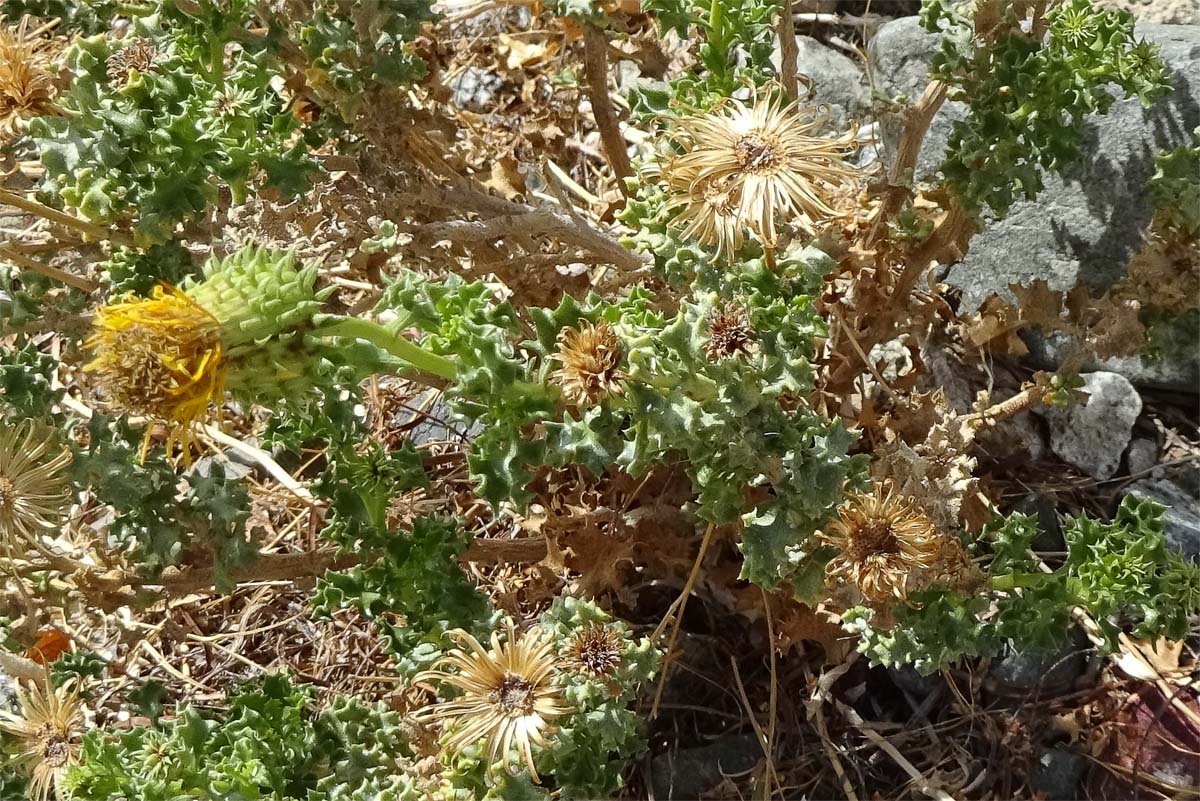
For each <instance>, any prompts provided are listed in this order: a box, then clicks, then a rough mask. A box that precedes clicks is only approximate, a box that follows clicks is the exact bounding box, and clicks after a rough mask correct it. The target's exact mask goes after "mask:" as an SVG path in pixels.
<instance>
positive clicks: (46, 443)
mask: <svg viewBox="0 0 1200 801" xmlns="http://www.w3.org/2000/svg"><path fill="white" fill-rule="evenodd" d="M2 424H3V427H4V430H3V431H0V542H2V543H3V547H4V549H5V551H6V552H8V553H13V552H16V551H24V546H25V545H26V544H28V543H30V542H32V541H33V540H34V538H35V537H36V536H37V532H38V531H39V530H43V529H52V528H54V526H55V525H56V524H57V522H58V518H59V516H60V515H61V514H62V511H63V508H64V507H66V505H67V503H68V501H69V500H70V497H71V491H70V487H69V486H68V484H67V481H66V477H65V476H64V475H63V472H62V471H63V468H65V467H66V466H67V465H68V464H70V463H71V452H70V451H69V450H67V449H65V448H64V449H63V450H62V451H60V452H59V453H58V454H56V455H55V456H53V457H51V458H48V459H43V458H42V457H43V456H45V454H46V453H47V452H48V451H49V450H50V448H51V446H52V445H53V443H54V439H55V438H54V432H53V431H50V430H48V429H46V430H42V431H39V430H38V427H37V426H36V425H35V424H34V423H33V422H32V421H28V420H27V421H25V422H23V423H21V424H18V425H11V424H9V423H7V422H3V423H2Z"/></svg>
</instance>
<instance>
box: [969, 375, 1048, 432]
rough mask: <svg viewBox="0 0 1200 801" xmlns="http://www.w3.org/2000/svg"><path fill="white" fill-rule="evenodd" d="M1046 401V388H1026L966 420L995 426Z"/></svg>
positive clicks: (1035, 385)
mask: <svg viewBox="0 0 1200 801" xmlns="http://www.w3.org/2000/svg"><path fill="white" fill-rule="evenodd" d="M1045 401H1046V390H1045V388H1044V387H1041V386H1038V385H1037V384H1034V385H1033V386H1030V387H1026V388H1025V389H1023V390H1021V391H1020V392H1018V393H1017V394H1016V395H1013V396H1012V397H1011V398H1008V399H1007V400H1002V401H1000V402H999V403H996V404H993V405H992V406H989V407H988V408H986V409H984V410H983V411H982V412H977V413H975V414H972V415H967V417H966V418H965V419H966V420H971V421H979V422H981V423H982V424H984V425H988V426H993V425H996V424H997V423H999V422H1000V421H1002V420H1007V419H1008V418H1010V417H1016V416H1017V415H1018V414H1020V413H1021V412H1027V411H1029V410H1030V409H1032V408H1033V407H1035V406H1040V405H1041V404H1042V403H1045Z"/></svg>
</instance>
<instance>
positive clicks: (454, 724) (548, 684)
mask: <svg viewBox="0 0 1200 801" xmlns="http://www.w3.org/2000/svg"><path fill="white" fill-rule="evenodd" d="M506 629H507V632H506V634H507V636H506V637H505V641H504V642H503V643H502V642H500V635H499V633H497V632H493V634H492V640H491V648H489V649H484V647H483V645H482V644H481V643H480V642H479V640H477V639H475V638H474V637H473V636H471V635H470V634H468V633H467V632H465V631H461V630H459V631H456V632H452V636H454V637H455V639H456V640H457V642H458V643H459V644H460V645H463V646H465V647H466V649H467V650H463V649H462V648H455V649H454V650H452V651H451V652H450V653H449V654H448V655H447V656H446V657H445V659H443V660H442V661H441V662H440V663H439V664H438V665H436V666H435V667H434V669H433V670H429V671H425V672H423V673H421V674H419V675H418V676H417V680H434V681H439V682H444V683H446V684H449V685H450V686H452V687H456V688H457V689H459V690H460V691H461V692H462V694H461V695H459V696H458V697H456V698H452V699H450V700H448V701H442V702H440V703H436V704H433V705H431V706H428V707H426V708H425V709H423V710H421V711H420V712H418V713H417V719H418V720H443V721H446V724H447V726H448V727H449V730H450V733H449V736H448V738H447V739H446V743H445V747H446V748H447V749H448V750H450V751H451V752H453V753H455V754H458V753H461V752H462V751H463V750H465V749H466V748H468V747H470V746H472V745H474V744H475V743H477V742H479V741H480V740H483V739H486V740H487V750H488V768H487V770H488V772H489V774H490V772H491V770H492V766H493V765H494V764H495V763H496V762H497V761H498V760H503V762H504V764H505V766H506V767H507V768H508V770H509V771H510V772H511V771H512V770H514V767H515V766H514V765H513V764H512V763H511V762H510V760H509V753H510V751H511V750H512V748H513V747H514V746H515V747H516V750H517V752H518V754H519V755H520V757H521V761H522V762H523V763H524V765H525V767H526V768H528V770H529V774H530V776H531V777H532V778H533V781H535V782H538V781H540V779H539V778H538V775H537V771H536V770H535V769H534V766H533V751H532V746H533V745H538V746H545V744H546V737H545V735H546V734H547V733H549V732H550V731H552V730H553V725H552V724H551V721H552V720H553V719H554V718H557V717H559V716H561V715H565V714H566V713H567V712H568V709H567V707H566V705H565V703H564V701H563V699H562V696H561V695H560V693H559V690H558V687H556V686H555V685H554V684H553V679H554V676H555V673H556V672H557V668H558V665H557V661H556V659H555V656H554V642H553V640H551V639H549V638H547V637H545V636H543V634H542V632H541V631H539V630H537V629H533V630H531V631H529V632H527V633H525V634H522V635H518V634H517V632H516V629H515V627H514V626H513V623H512V621H511V620H509V621H507V623H506Z"/></svg>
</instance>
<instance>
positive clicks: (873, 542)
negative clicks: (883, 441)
mask: <svg viewBox="0 0 1200 801" xmlns="http://www.w3.org/2000/svg"><path fill="white" fill-rule="evenodd" d="M837 515H838V516H837V520H835V521H834V522H833V523H832V524H831V525H830V526H829V529H828V531H825V532H822V533H821V539H822V540H823V541H824V542H825V543H826V544H828V545H832V546H833V547H835V548H837V549H838V551H839V553H838V555H837V556H835V557H834V558H833V559H832V560H831V561H830V562H829V565H828V566H827V568H826V570H827V575H828V576H829V577H830V578H831V579H835V580H836V579H844V580H846V581H849V582H850V583H851V584H853V585H854V586H855V587H857V588H858V590H859V591H860V592H861V593H862V595H863V597H864V598H866V599H867V600H868V601H870V602H873V603H883V602H886V601H889V600H891V599H900V600H904V599H906V598H907V597H908V587H909V582H910V580H911V579H914V578H917V577H918V576H919V574H920V573H921V572H923V571H929V570H932V569H933V568H934V567H935V566H937V564H938V563H939V559H940V557H941V554H942V551H943V538H942V537H941V535H939V534H938V533H937V531H936V530H935V529H934V527H933V524H932V523H931V522H930V521H929V519H928V518H927V517H925V515H923V514H922V513H921V512H919V511H917V509H916V508H915V507H914V505H913V503H912V501H911V500H906V499H903V498H899V497H897V496H896V495H895V493H894V491H893V488H892V485H891V483H890V482H883V483H879V484H876V485H875V491H874V492H873V493H870V494H859V493H855V494H852V495H850V496H849V498H848V499H847V501H846V502H845V503H844V504H843V505H842V506H841V507H840V508H839V509H838V513H837Z"/></svg>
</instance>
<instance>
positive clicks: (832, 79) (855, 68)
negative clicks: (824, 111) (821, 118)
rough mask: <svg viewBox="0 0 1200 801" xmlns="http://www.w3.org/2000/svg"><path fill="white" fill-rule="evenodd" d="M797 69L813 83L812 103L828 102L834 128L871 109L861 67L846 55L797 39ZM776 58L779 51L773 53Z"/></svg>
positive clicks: (860, 117) (800, 37)
mask: <svg viewBox="0 0 1200 801" xmlns="http://www.w3.org/2000/svg"><path fill="white" fill-rule="evenodd" d="M796 50H797V53H796V70H797V72H799V73H800V74H801V75H806V76H808V78H809V80H811V81H812V98H811V99H812V100H814V101H816V102H818V103H828V104H829V106H830V122H831V123H832V124H833V125H834V126H836V127H837V128H839V129H840V128H842V127H844V126H845V124H846V121H847V120H848V119H850V118H851V117H853V118H855V119H862V117H863V116H865V115H866V114H867V113H868V112H869V111H870V110H871V96H870V93H869V92H868V91H867V87H866V83H865V82H864V76H863V68H862V66H861V65H860V64H858V62H856V61H854V59H852V58H850V57H849V56H847V55H845V54H844V53H841V52H839V51H837V50H834V49H833V48H831V47H828V46H826V45H823V44H821V43H820V42H818V41H817V40H816V39H814V38H812V37H811V36H797V37H796ZM775 53H776V55H775V58H776V59H778V58H779V56H778V53H779V50H778V49H776V50H775Z"/></svg>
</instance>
